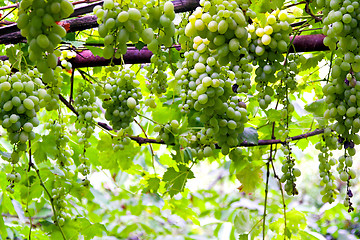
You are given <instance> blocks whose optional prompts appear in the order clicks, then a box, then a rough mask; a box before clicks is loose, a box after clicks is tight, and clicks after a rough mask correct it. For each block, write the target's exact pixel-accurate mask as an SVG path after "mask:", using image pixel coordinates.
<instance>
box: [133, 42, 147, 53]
mask: <svg viewBox="0 0 360 240" xmlns="http://www.w3.org/2000/svg"><path fill="white" fill-rule="evenodd" d="M135 47H136V48H137V49H138V50H139V51H140V50H141V49H143V48H144V47H145V43H143V42H142V41H138V42H137V43H135Z"/></svg>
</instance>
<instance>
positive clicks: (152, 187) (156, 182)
mask: <svg viewBox="0 0 360 240" xmlns="http://www.w3.org/2000/svg"><path fill="white" fill-rule="evenodd" d="M147 184H148V186H147V187H146V188H145V189H144V190H143V192H145V193H149V192H151V193H156V192H157V190H158V189H159V186H160V179H159V178H157V177H153V178H149V179H148V180H147Z"/></svg>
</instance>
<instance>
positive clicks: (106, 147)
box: [97, 133, 138, 172]
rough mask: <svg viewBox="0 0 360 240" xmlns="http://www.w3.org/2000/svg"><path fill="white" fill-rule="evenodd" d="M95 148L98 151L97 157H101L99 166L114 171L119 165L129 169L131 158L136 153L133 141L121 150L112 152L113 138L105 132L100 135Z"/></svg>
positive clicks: (132, 158) (122, 168)
mask: <svg viewBox="0 0 360 240" xmlns="http://www.w3.org/2000/svg"><path fill="white" fill-rule="evenodd" d="M97 149H98V150H99V151H100V152H99V158H100V159H102V160H100V162H101V166H102V167H103V168H106V169H109V170H111V171H114V172H117V171H118V170H119V167H120V169H121V170H123V171H125V170H128V169H130V168H131V166H132V165H134V163H133V160H134V157H135V156H136V154H137V153H138V149H137V148H136V147H135V144H134V143H133V142H131V143H130V144H128V145H125V146H124V149H123V150H119V151H115V152H114V150H113V139H112V138H111V137H110V136H109V135H108V134H106V133H104V134H102V135H101V136H100V141H99V142H98V145H97Z"/></svg>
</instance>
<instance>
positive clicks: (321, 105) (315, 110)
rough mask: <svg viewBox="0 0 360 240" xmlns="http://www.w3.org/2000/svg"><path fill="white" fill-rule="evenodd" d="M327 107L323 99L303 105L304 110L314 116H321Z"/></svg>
mask: <svg viewBox="0 0 360 240" xmlns="http://www.w3.org/2000/svg"><path fill="white" fill-rule="evenodd" d="M326 109H327V107H326V102H325V99H320V100H317V101H315V102H312V103H310V104H308V105H306V106H305V110H306V111H308V112H311V113H312V114H314V116H315V117H323V116H324V112H325V110H326Z"/></svg>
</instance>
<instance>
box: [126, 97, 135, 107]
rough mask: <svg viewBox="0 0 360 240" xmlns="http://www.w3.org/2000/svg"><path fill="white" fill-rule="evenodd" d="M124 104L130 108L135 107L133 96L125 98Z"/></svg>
mask: <svg viewBox="0 0 360 240" xmlns="http://www.w3.org/2000/svg"><path fill="white" fill-rule="evenodd" d="M126 104H127V106H128V107H129V108H130V109H134V108H135V107H136V100H135V99H134V98H133V97H129V98H128V99H127V100H126Z"/></svg>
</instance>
